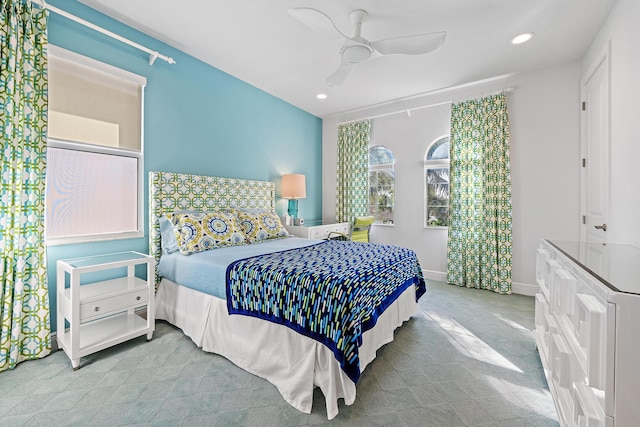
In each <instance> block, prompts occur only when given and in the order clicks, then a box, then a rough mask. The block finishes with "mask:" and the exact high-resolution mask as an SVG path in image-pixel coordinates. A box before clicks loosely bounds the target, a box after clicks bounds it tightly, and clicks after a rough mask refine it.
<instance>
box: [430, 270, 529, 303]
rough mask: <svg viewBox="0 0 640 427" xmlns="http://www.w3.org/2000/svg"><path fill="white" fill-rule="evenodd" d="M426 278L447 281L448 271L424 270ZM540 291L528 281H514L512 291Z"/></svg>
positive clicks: (522, 292)
mask: <svg viewBox="0 0 640 427" xmlns="http://www.w3.org/2000/svg"><path fill="white" fill-rule="evenodd" d="M422 274H424V278H425V279H427V280H434V281H437V282H444V283H447V273H445V272H443V271H433V270H422ZM537 292H538V285H529V284H526V283H512V284H511V293H513V294H518V295H528V296H532V297H533V296H535V295H536V293H537Z"/></svg>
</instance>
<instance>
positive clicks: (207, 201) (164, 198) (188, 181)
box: [149, 172, 276, 265]
mask: <svg viewBox="0 0 640 427" xmlns="http://www.w3.org/2000/svg"><path fill="white" fill-rule="evenodd" d="M275 193H276V189H275V184H274V183H273V182H268V181H252V180H247V179H234V178H221V177H217V176H203V175H189V174H181V173H173V172H149V254H150V255H152V256H153V257H154V258H155V259H156V261H158V260H159V259H160V254H161V248H160V224H159V222H158V219H159V218H160V217H161V216H162V215H163V214H165V213H170V212H174V211H184V210H190V211H207V210H214V209H218V208H223V209H224V208H236V209H271V210H275ZM156 265H157V263H156Z"/></svg>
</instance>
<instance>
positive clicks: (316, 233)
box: [309, 227, 329, 239]
mask: <svg viewBox="0 0 640 427" xmlns="http://www.w3.org/2000/svg"><path fill="white" fill-rule="evenodd" d="M328 234H329V231H327V230H326V229H325V228H323V227H313V228H311V229H310V230H309V238H310V239H326V238H327V235H328Z"/></svg>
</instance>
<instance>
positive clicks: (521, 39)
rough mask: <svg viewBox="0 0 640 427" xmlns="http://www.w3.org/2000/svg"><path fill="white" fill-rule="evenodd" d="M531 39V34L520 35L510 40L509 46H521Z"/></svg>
mask: <svg viewBox="0 0 640 427" xmlns="http://www.w3.org/2000/svg"><path fill="white" fill-rule="evenodd" d="M531 37H533V33H522V34H518V35H517V36H515V37H514V38H512V39H511V44H522V43H526V42H528V41H529V40H531Z"/></svg>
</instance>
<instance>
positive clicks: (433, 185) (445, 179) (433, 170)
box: [424, 135, 449, 227]
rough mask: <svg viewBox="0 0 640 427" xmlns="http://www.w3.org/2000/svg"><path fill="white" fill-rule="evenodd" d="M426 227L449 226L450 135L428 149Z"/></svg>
mask: <svg viewBox="0 0 640 427" xmlns="http://www.w3.org/2000/svg"><path fill="white" fill-rule="evenodd" d="M424 177H425V187H424V188H425V196H424V205H425V209H424V226H425V227H448V226H449V135H445V136H442V137H440V138H438V139H436V140H435V141H433V142H432V143H431V144H429V146H428V147H427V152H426V154H425V157H424Z"/></svg>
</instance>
